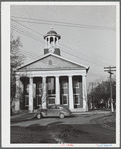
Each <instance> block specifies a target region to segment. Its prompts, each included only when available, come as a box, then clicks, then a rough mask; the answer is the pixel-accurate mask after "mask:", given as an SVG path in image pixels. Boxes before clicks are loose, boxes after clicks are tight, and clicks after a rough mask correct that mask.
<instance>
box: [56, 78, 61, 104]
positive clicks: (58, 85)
mask: <svg viewBox="0 0 121 149" xmlns="http://www.w3.org/2000/svg"><path fill="white" fill-rule="evenodd" d="M56 104H60V84H59V76H56Z"/></svg>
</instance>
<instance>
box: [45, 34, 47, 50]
mask: <svg viewBox="0 0 121 149" xmlns="http://www.w3.org/2000/svg"><path fill="white" fill-rule="evenodd" d="M46 48H47V37H45V49H46Z"/></svg>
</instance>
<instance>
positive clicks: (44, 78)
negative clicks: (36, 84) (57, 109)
mask: <svg viewBox="0 0 121 149" xmlns="http://www.w3.org/2000/svg"><path fill="white" fill-rule="evenodd" d="M42 86H43V91H42V108H43V109H45V108H46V76H43V77H42Z"/></svg>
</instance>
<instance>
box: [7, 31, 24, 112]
mask: <svg viewBox="0 0 121 149" xmlns="http://www.w3.org/2000/svg"><path fill="white" fill-rule="evenodd" d="M19 47H22V44H21V42H20V38H19V37H17V38H16V39H14V37H13V35H12V34H11V40H10V59H11V61H10V65H11V66H10V67H11V68H10V70H11V71H10V73H11V74H10V76H11V98H10V106H11V114H12V107H13V104H12V103H13V100H14V99H15V94H16V77H15V71H14V70H15V69H16V68H17V67H19V66H21V65H22V64H23V61H24V59H25V56H24V55H23V54H21V53H20V51H19ZM17 90H18V89H17ZM18 91H20V90H18Z"/></svg>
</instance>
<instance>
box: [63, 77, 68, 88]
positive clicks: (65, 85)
mask: <svg viewBox="0 0 121 149" xmlns="http://www.w3.org/2000/svg"><path fill="white" fill-rule="evenodd" d="M62 88H67V80H66V79H65V80H62Z"/></svg>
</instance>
